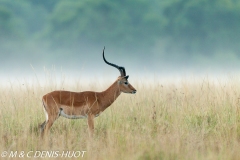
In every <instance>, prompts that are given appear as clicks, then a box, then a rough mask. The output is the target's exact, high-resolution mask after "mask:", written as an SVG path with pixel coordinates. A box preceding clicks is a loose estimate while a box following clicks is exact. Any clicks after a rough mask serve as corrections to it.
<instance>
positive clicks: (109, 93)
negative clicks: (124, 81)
mask: <svg viewBox="0 0 240 160" xmlns="http://www.w3.org/2000/svg"><path fill="white" fill-rule="evenodd" d="M101 94H102V97H103V99H102V111H103V110H105V109H106V108H107V107H109V106H110V105H111V104H112V103H113V102H114V101H115V100H116V99H117V97H118V96H119V95H120V94H121V91H120V89H119V84H118V80H116V81H115V82H114V83H113V84H112V85H111V86H110V87H109V88H108V89H106V90H105V91H103V92H102V93H101Z"/></svg>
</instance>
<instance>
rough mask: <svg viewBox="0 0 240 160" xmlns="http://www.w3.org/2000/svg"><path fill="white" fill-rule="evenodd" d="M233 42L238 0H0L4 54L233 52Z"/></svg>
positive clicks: (237, 35) (237, 34) (238, 50)
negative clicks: (92, 48)
mask: <svg viewBox="0 0 240 160" xmlns="http://www.w3.org/2000/svg"><path fill="white" fill-rule="evenodd" d="M239 42H240V1H238V0H211V1H209V0H194V1H193V0H164V1H158V0H131V1H129V0H121V1H118V0H98V1H95V0H57V1H56V0H21V1H15V0H0V47H1V50H2V51H1V52H2V53H9V55H11V54H13V55H14V54H15V52H14V51H15V49H18V48H28V49H29V46H31V47H32V48H34V47H33V46H38V47H39V46H40V48H41V47H42V48H51V49H55V48H58V49H61V48H66V49H68V50H77V49H78V48H80V47H84V46H89V45H92V46H101V47H102V46H111V47H112V48H117V49H118V48H119V49H122V50H130V51H135V52H137V51H141V52H139V54H146V53H147V54H149V53H152V52H154V51H152V50H154V49H155V53H154V54H153V55H154V56H156V57H158V58H166V57H170V56H171V57H174V56H176V57H184V58H186V57H197V56H199V55H202V56H207V57H211V56H215V55H220V56H222V53H226V54H228V53H231V54H232V55H234V56H236V57H238V56H240V45H239ZM13 45H14V46H13ZM31 47H30V48H31ZM148 52H149V53H148ZM26 54H29V53H27V52H26Z"/></svg>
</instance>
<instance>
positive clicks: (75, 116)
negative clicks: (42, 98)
mask: <svg viewBox="0 0 240 160" xmlns="http://www.w3.org/2000/svg"><path fill="white" fill-rule="evenodd" d="M60 116H63V117H65V118H68V119H85V118H87V117H88V116H87V115H68V114H66V113H64V112H63V110H61V111H60Z"/></svg>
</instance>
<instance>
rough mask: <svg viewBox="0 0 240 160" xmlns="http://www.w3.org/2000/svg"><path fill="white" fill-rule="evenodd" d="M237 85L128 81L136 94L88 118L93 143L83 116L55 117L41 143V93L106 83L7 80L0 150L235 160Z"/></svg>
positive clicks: (239, 131) (93, 159) (136, 159)
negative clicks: (90, 120)
mask: <svg viewBox="0 0 240 160" xmlns="http://www.w3.org/2000/svg"><path fill="white" fill-rule="evenodd" d="M113 81H114V79H113V80H112V82H113ZM130 82H131V80H130ZM239 82H240V81H239V79H238V78H236V77H235V78H234V77H231V78H229V79H226V80H222V81H221V82H219V81H212V80H209V79H207V78H205V79H204V78H203V79H194V78H192V79H182V80H180V81H178V82H174V81H172V82H161V81H155V82H154V83H153V82H151V83H150V82H149V83H147V82H146V81H144V80H139V81H136V82H131V84H132V85H133V86H134V87H135V88H136V89H137V94H136V95H131V94H121V95H120V97H119V98H118V99H117V100H116V101H115V102H114V104H113V105H112V106H110V107H109V108H108V109H107V110H105V111H104V112H103V113H102V114H101V115H100V116H99V117H97V118H95V135H94V138H93V139H92V140H91V139H89V137H88V127H87V121H86V120H85V119H79V120H69V119H66V118H63V117H60V118H59V119H58V120H57V121H56V122H55V123H54V125H53V127H52V128H51V131H50V134H49V137H47V142H45V143H44V142H43V141H42V139H41V138H40V137H39V130H38V125H39V124H40V123H42V122H43V121H44V120H45V115H44V112H43V109H42V103H41V97H42V96H43V95H44V94H46V93H48V92H50V91H52V90H55V89H63V88H64V90H72V91H84V90H96V91H101V90H103V89H105V88H107V87H108V86H109V85H110V84H111V81H110V80H109V81H107V82H105V83H104V84H100V83H98V82H96V83H91V84H89V85H82V84H81V82H76V83H75V84H74V85H66V83H64V84H59V85H54V83H46V84H41V85H40V84H38V83H32V84H31V83H27V82H26V83H24V84H22V83H18V82H16V83H10V85H9V87H6V86H3V85H2V86H0V90H1V94H0V104H1V105H0V108H1V109H0V117H1V121H0V138H1V143H0V151H1V153H2V152H3V151H7V153H8V155H7V157H6V158H7V159H23V158H21V157H19V154H17V156H16V157H13V158H9V154H10V152H11V151H12V152H13V151H14V152H15V151H17V152H18V153H20V152H21V151H24V153H25V158H24V159H43V158H40V157H37V158H34V157H33V154H34V153H35V152H36V151H59V152H62V151H86V153H85V154H84V157H83V158H82V157H79V158H78V159H89V160H97V159H98V160H113V159H123V160H125V159H131V160H148V159H149V160H150V159H156V160H159V159H167V160H168V159H169V160H173V159H176V160H185V159H191V160H193V159H196V160H215V159H219V160H226V159H228V160H230V159H239V158H240V152H239V151H240V111H239V107H240V104H239V103H240V83H239ZM29 151H33V152H31V153H32V154H31V156H32V157H31V158H28V157H26V153H28V152H29ZM0 158H2V159H4V158H3V157H0ZM44 159H53V158H44ZM55 159H56V158H55ZM57 159H59V157H58V158H57ZM61 159H76V158H73V157H72V158H68V157H62V158H61Z"/></svg>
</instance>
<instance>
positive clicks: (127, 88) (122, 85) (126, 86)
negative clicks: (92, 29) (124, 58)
mask: <svg viewBox="0 0 240 160" xmlns="http://www.w3.org/2000/svg"><path fill="white" fill-rule="evenodd" d="M104 50H105V47H104V49H103V60H104V61H105V62H106V63H107V64H108V65H110V66H113V67H115V68H117V69H118V70H119V71H120V74H121V76H119V77H118V79H117V82H118V85H119V89H120V91H121V92H124V93H132V94H134V93H136V92H137V90H136V89H135V88H134V87H133V86H132V85H131V84H130V83H129V82H128V77H129V76H127V75H126V71H125V68H124V67H121V66H118V65H116V64H112V63H109V62H108V61H107V60H106V59H105V56H104Z"/></svg>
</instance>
